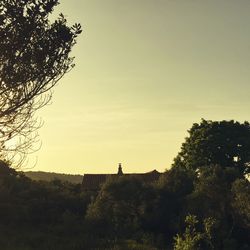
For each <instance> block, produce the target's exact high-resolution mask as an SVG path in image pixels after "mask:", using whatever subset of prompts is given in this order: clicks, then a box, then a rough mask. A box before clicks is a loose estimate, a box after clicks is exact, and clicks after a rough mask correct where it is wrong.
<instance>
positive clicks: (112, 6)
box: [26, 0, 250, 174]
mask: <svg viewBox="0 0 250 250" xmlns="http://www.w3.org/2000/svg"><path fill="white" fill-rule="evenodd" d="M60 2H61V4H60V6H58V7H57V8H56V9H55V13H54V16H56V15H58V14H59V13H60V12H62V13H63V14H64V15H65V16H66V17H67V19H68V21H69V24H73V23H75V22H79V23H81V25H82V27H83V33H82V34H81V36H80V37H79V39H78V42H77V45H76V46H75V48H74V49H73V51H72V56H75V64H76V67H75V68H74V69H73V71H71V72H70V73H68V74H67V75H65V77H64V78H63V79H62V80H61V81H60V82H59V84H58V86H56V87H55V88H54V95H53V100H52V103H51V104H50V105H49V106H47V107H44V108H43V109H42V110H41V111H39V113H38V117H41V119H42V120H43V122H44V125H43V127H42V128H41V129H40V130H39V134H40V140H41V148H40V150H39V151H37V152H35V153H33V154H31V155H29V156H28V163H27V166H26V167H27V169H29V168H31V167H32V170H33V171H37V170H41V171H49V172H58V173H71V174H84V173H115V172H117V168H118V163H120V162H121V163H122V165H123V172H125V173H131V172H137V173H140V172H141V173H142V172H148V171H151V170H153V169H157V170H158V171H160V172H162V171H164V170H166V169H169V168H170V167H171V164H172V161H173V159H174V157H175V156H176V155H177V153H178V152H179V150H180V147H181V144H182V143H183V142H184V139H185V137H186V136H187V135H188V133H187V130H188V129H189V128H190V127H191V126H192V124H193V123H195V122H200V121H201V118H204V119H208V120H230V119H234V120H238V121H245V120H248V121H250V113H249V107H250V98H249V96H250V84H249V80H250V32H249V24H250V15H249V11H250V1H248V0H238V1H235V0H219V1H218V0H209V1H205V0H204V1H198V0H70V1H69V0H61V1H60Z"/></svg>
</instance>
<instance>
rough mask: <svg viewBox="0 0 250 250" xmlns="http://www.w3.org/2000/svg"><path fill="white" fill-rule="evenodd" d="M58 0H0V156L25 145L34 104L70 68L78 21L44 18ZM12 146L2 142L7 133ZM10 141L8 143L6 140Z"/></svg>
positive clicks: (45, 98)
mask: <svg viewBox="0 0 250 250" xmlns="http://www.w3.org/2000/svg"><path fill="white" fill-rule="evenodd" d="M58 4H59V2H58V0H2V1H1V3H0V37H1V40H0V147H1V151H0V154H1V155H0V157H1V158H4V156H5V153H6V152H10V151H14V152H20V153H25V152H27V150H29V148H30V146H31V143H32V139H34V138H33V137H32V136H31V135H32V132H33V131H34V130H35V129H36V128H37V127H39V124H37V122H36V120H35V119H34V113H35V111H36V110H37V109H39V108H41V107H43V106H44V105H46V104H47V103H48V102H49V101H50V99H51V96H52V93H51V89H52V88H53V87H54V86H55V84H56V83H57V82H58V81H59V80H60V79H61V78H62V76H63V75H64V74H65V73H67V72H68V71H70V70H71V69H72V67H73V66H74V64H73V59H74V58H73V57H70V55H69V54H70V52H71V49H72V47H73V46H74V45H75V43H76V38H77V36H78V35H79V34H80V33H81V26H80V24H74V25H73V26H72V27H70V26H68V25H67V22H66V19H65V17H64V16H63V14H60V15H59V17H58V19H57V20H55V21H54V22H50V20H49V14H51V13H52V12H53V9H54V7H55V6H56V5H58ZM16 137H18V138H19V143H17V141H16V142H15V144H14V145H15V146H13V143H12V146H8V142H10V141H11V140H12V141H13V138H16ZM9 145H10V143H9Z"/></svg>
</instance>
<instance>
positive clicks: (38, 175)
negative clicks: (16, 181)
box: [22, 171, 83, 184]
mask: <svg viewBox="0 0 250 250" xmlns="http://www.w3.org/2000/svg"><path fill="white" fill-rule="evenodd" d="M22 173H23V174H24V175H26V176H27V177H29V178H30V179H32V180H35V181H53V180H55V179H58V180H61V181H64V182H65V181H66V182H70V183H75V184H80V183H82V178H83V176H82V175H73V174H59V173H51V172H43V171H25V172H22Z"/></svg>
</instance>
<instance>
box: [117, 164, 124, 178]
mask: <svg viewBox="0 0 250 250" xmlns="http://www.w3.org/2000/svg"><path fill="white" fill-rule="evenodd" d="M118 166H119V167H118V173H117V174H118V175H123V172H122V164H121V163H119V164H118Z"/></svg>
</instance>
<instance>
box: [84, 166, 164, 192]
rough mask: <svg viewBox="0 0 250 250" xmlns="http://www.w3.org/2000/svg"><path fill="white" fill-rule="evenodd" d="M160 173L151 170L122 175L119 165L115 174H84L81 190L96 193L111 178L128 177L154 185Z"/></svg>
mask: <svg viewBox="0 0 250 250" xmlns="http://www.w3.org/2000/svg"><path fill="white" fill-rule="evenodd" d="M161 175H162V173H159V172H158V171H157V170H153V171H150V172H147V173H128V174H127V173H123V170H122V164H121V163H119V165H118V171H117V174H84V176H83V180H82V188H83V189H84V190H88V191H97V190H99V189H100V187H101V185H102V184H103V183H105V182H106V181H107V180H108V179H109V178H111V177H121V176H129V177H136V178H138V179H140V180H142V181H143V182H145V183H154V182H156V181H158V179H159V178H160V176H161Z"/></svg>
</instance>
